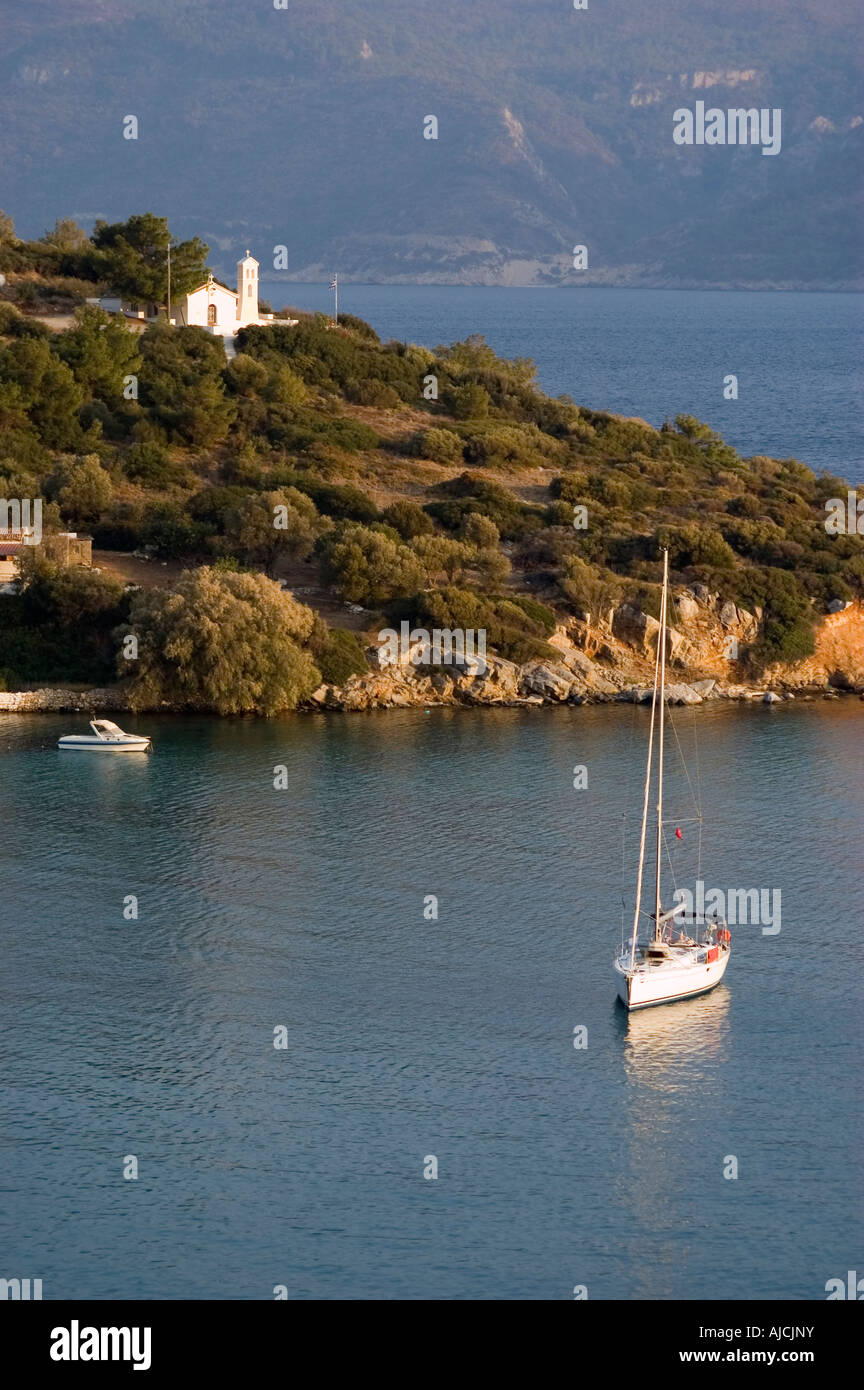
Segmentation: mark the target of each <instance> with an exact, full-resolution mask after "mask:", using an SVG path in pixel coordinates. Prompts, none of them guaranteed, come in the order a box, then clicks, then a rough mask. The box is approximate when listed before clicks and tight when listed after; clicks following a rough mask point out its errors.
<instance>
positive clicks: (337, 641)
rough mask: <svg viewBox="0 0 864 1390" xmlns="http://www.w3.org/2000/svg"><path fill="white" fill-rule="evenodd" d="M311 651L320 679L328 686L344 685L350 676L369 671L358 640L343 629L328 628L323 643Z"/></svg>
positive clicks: (354, 634) (354, 635)
mask: <svg viewBox="0 0 864 1390" xmlns="http://www.w3.org/2000/svg"><path fill="white" fill-rule="evenodd" d="M313 650H314V654H315V662H316V665H317V666H318V669H319V670H320V672H321V679H322V680H323V681H326V682H327V684H328V685H344V684H345V682H346V681H347V680H349V679H350V677H351V676H356V675H362V673H363V672H364V671H368V669H369V662H368V661H367V660H366V655H365V652H364V651H363V645H362V643H361V641H360V639H359V638H358V637H357V635H356V633H353V632H346V631H345V629H344V628H338V627H335V628H330V630H329V631H328V633H327V636H326V638H325V639H324V641H323V642H322V643H320V644H319V645H316V646H315V647H314V648H313Z"/></svg>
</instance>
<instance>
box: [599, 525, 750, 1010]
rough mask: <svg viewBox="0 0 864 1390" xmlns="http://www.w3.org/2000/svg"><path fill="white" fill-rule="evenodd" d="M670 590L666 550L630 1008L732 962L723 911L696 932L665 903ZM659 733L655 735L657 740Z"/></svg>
mask: <svg viewBox="0 0 864 1390" xmlns="http://www.w3.org/2000/svg"><path fill="white" fill-rule="evenodd" d="M668 594H669V552H668V550H664V551H663V596H662V600H661V613H660V630H659V632H658V634H657V657H656V660H655V663H654V694H653V697H652V700H651V731H650V733H649V735H648V765H647V768H646V770H645V791H644V797H643V802H642V835H641V839H640V842H639V870H638V874H637V877H636V907H635V911H634V914H633V934H632V937H631V940H630V944H629V946H628V947H627V948H626V949H622V951H621V953H620V954H619V955H618V956H617V957H616V958H615V961H614V970H615V975H616V979H617V984H618V997H619V999H620V1000H621V1002H622V1004H624V1006H625V1007H626V1008H628V1009H644V1008H647V1007H648V1006H649V1005H651V1004H671V1003H673V1002H674V1001H675V1000H677V999H691V998H692V997H693V996H694V995H696V994H705V993H706V992H707V991H708V990H709V989H713V988H714V986H715V985H718V984H719V983H720V981H721V980H722V979H723V976H724V975H725V973H726V966H727V965H728V964H729V956H730V953H731V947H732V940H731V934H730V932H729V928H728V927H727V925H726V922H725V919H723V918H722V917H721V916H720V915H719V913H715V914H714V915H713V916H712V917H711V919H710V920H708V921H697V920H696V918H695V916H694V917H693V918H692V919H691V920H692V924H693V932H694V935H693V936H691V935H689V934H688V932H687V931H685V930H684V926H683V925H682V926H681V927H680V928H679V929H678V931H677V933H676V930H675V918H676V917H681V916H682V914H684V912H685V906H684V904H683V903H678V904H677V905H676V906H674V907H671V908H668V909H665V910H664V908H663V905H662V901H661V881H660V880H661V864H662V851H663V844H664V839H663V735H664V714H665V708H666V632H667V622H666V605H667V601H668ZM655 734H656V738H655ZM655 743H656V746H657V861H656V878H655V885H654V911H653V913H652V914H651V917H650V920H651V922H652V923H653V926H652V927H651V929H650V931H649V933H648V936H647V940H646V941H644V942H640V940H639V924H640V923H639V919H640V915H641V912H642V885H643V878H644V871H645V844H646V840H647V832H648V803H649V799H650V794H651V780H652V771H653V764H654V749H655Z"/></svg>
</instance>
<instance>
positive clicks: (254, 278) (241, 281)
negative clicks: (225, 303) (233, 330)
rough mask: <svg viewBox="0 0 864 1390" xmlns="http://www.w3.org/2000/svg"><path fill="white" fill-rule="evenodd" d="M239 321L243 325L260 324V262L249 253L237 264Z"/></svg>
mask: <svg viewBox="0 0 864 1390" xmlns="http://www.w3.org/2000/svg"><path fill="white" fill-rule="evenodd" d="M237 319H238V321H239V322H240V323H241V324H248V323H257V322H258V262H257V261H256V259H255V257H254V256H250V255H249V252H248V251H247V252H246V255H245V256H244V257H243V259H242V261H238V262H237Z"/></svg>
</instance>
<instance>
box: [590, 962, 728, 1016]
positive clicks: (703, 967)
mask: <svg viewBox="0 0 864 1390" xmlns="http://www.w3.org/2000/svg"><path fill="white" fill-rule="evenodd" d="M729 955H730V952H729V949H728V947H725V948H724V947H721V948H720V950H719V952H718V956H717V959H716V960H713V961H708V962H704V961H700V962H696V963H690V962H688V963H687V964H683V965H680V966H676V965H675V964H674V963H672V962H665V961H664V962H663V963H662V964H661V965H656V966H655V965H642V966H640V967H638V968H637V969H636V970H635V971H633V972H631V971H630V970H629V968H628V966H629V961H628V960H627V957H626V956H622V957H620V958H619V960H617V961H616V962H615V973H616V975H617V978H618V998H619V999H620V1000H621V1003H622V1004H623V1005H624V1006H625V1008H627V1009H647V1008H650V1007H651V1006H652V1005H653V1004H674V1003H676V1002H677V1001H678V1000H679V999H692V998H693V997H694V995H697V994H707V992H708V990H709V989H714V987H715V985H719V983H720V981H721V980H722V979H723V976H724V975H725V973H726V966H727V965H728V964H729Z"/></svg>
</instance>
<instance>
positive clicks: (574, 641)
mask: <svg viewBox="0 0 864 1390" xmlns="http://www.w3.org/2000/svg"><path fill="white" fill-rule="evenodd" d="M676 611H677V615H678V622H677V625H676V626H675V627H672V628H670V629H669V633H668V647H667V686H666V691H667V696H668V698H669V701H670V703H671V704H675V705H700V704H703V703H705V702H707V701H712V700H721V699H725V700H740V701H753V700H762V701H764V702H765V703H767V704H775V703H778V702H780V701H783V700H792V699H803V700H815V699H820V698H821V699H840V697H841V695H843V694H846V695H857V696H859V698H861V699H862V700H864V604H861V603H860V602H856V603H851V604H846V605H844V606H842V607H841V608H839V609H838V610H837V611H835V612H832V613H829V614H827V615H825V616H824V617H823V618H822V620H821V621H820V623H819V625H818V628H817V633H816V645H815V650H814V653H813V655H812V656H810V657H807V658H806V659H805V660H803V661H800V662H797V663H795V664H793V665H787V666H775V667H772V668H770V669H769V670H767V671H765V672H763V673H762V677H761V679H760V680H759V681H752V680H751V681H748V680H747V679H746V674H745V672H744V671H743V670H742V669H741V668H739V667H738V666H737V662H736V661H735V659H734V658H733V656H732V655H730V654H734V653H736V652H737V651H738V648H739V644H740V646H741V647H742V648H743V647H745V646H746V645H747V644H749V643H751V642H752V641H753V640H754V638H755V636H756V635H757V633H758V629H759V623H760V621H761V616H762V615H761V613H759V612H758V611H757V612H756V613H748V612H746V611H745V610H743V609H740V608H736V607H735V605H734V604H732V603H730V602H728V601H726V602H724V601H722V600H721V599H720V597H719V596H718V595H716V594H710V593H708V592H707V590H704V589H703V588H702V587H701V586H699V585H695V586H693V588H692V589H690V590H686V591H685V592H684V593H682V594H680V595H679V596H678V598H677V601H676ZM658 630H659V623H658V622H657V620H656V619H655V618H652V617H651V616H650V615H649V614H647V613H644V612H642V610H641V609H639V608H635V607H633V606H631V605H626V604H625V605H622V606H620V607H618V608H615V609H611V610H610V611H609V612H608V613H605V614H602V615H592V614H589V613H582V614H577V615H575V616H573V617H570V618H568V619H567V621H566V622H562V623H560V624H559V626H558V627H557V628H556V630H555V631H554V632H553V633H551V634H550V635H549V637H548V645H549V647H550V648H551V649H552V650H553V651H554V653H555V655H554V657H551V658H549V659H542V660H541V659H534V660H531V661H528V662H526V663H524V664H523V665H517V664H516V663H514V662H512V661H507V660H505V659H504V658H503V657H500V656H495V655H493V654H489V655H488V656H487V657H486V658H485V660H480V659H478V658H472V659H470V660H466V661H463V662H462V663H461V664H453V665H439V666H437V667H434V668H432V667H429V666H423V665H419V664H415V661H416V658H417V656H418V653H417V652H416V651H411V650H409V651H408V652H406V653H405V654H404V655H403V656H402V657H401V658H400V659H399V660H398V661H396V662H393V661H392V659H391V657H390V655H389V654H388V651H389V649H388V648H387V647H386V646H385V645H374V644H373V645H371V646H369V647H368V648H367V652H366V655H367V660H368V662H369V669H368V670H366V671H363V672H360V673H359V674H357V675H354V676H351V678H350V679H349V680H348V681H346V682H345V683H344V684H343V685H333V684H324V685H321V686H319V687H318V689H317V690H315V691H314V692H313V693H312V695H311V696H310V697H309V699H308V700H306V701H305V702H304V704H303V705H302V706H301V708H302V709H305V710H325V711H334V712H345V713H349V712H359V711H362V710H372V709H421V708H422V709H426V708H430V707H432V706H434V705H452V706H458V705H465V706H474V707H477V706H481V707H498V708H501V707H504V708H527V707H529V706H542V705H561V704H571V705H596V704H609V703H615V702H625V703H630V704H636V703H647V702H648V701H650V699H651V692H652V685H653V673H654V661H655V651H656V640H657V632H658ZM130 708H131V706H130V704H129V701H128V696H127V694H126V690H125V687H124V686H122V685H116V686H105V687H100V688H97V689H92V690H70V689H64V688H62V687H57V688H53V687H52V688H43V689H40V690H25V691H15V692H0V713H3V712H6V713H29V712H36V711H46V712H58V713H59V712H61V711H67V710H68V711H75V712H80V713H85V712H89V711H92V712H97V711H99V712H110V711H114V712H124V711H129V710H130ZM160 708H161V709H162V710H166V711H167V710H168V708H169V707H168V706H167V705H163V706H161V707H160Z"/></svg>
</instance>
